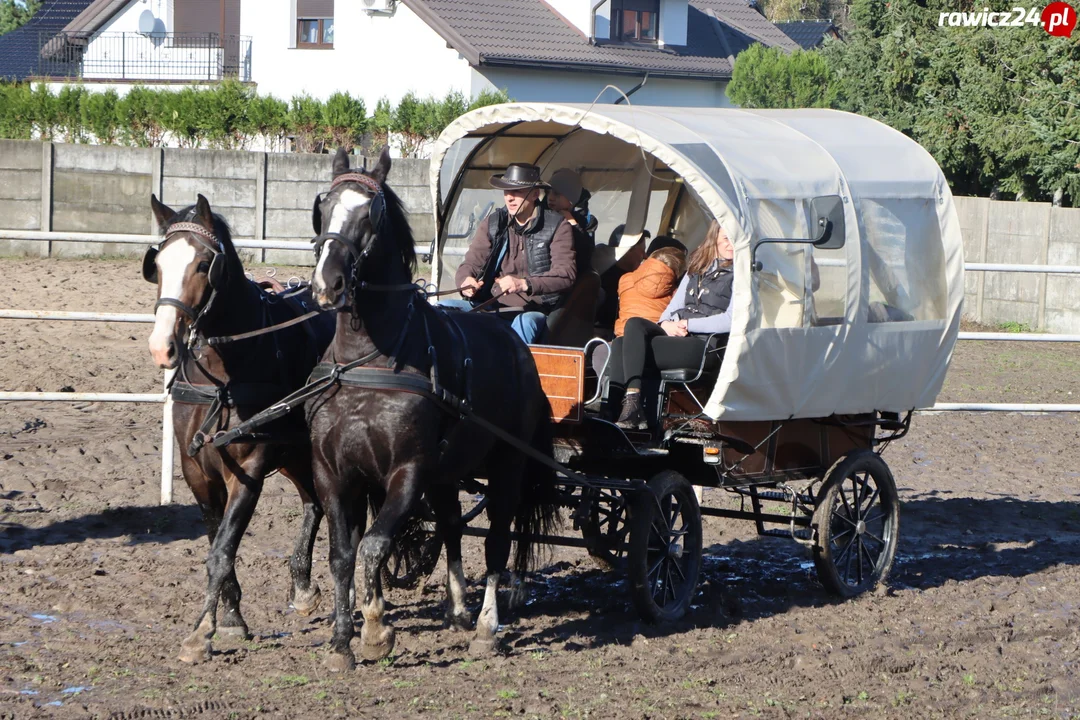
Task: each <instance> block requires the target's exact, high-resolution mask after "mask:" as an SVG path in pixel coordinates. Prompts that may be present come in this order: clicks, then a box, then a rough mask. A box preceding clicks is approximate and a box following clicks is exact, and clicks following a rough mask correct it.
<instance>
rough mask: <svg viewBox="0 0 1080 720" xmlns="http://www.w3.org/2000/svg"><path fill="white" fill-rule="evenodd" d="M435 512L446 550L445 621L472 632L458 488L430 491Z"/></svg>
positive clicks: (456, 628) (441, 487) (436, 523)
mask: <svg viewBox="0 0 1080 720" xmlns="http://www.w3.org/2000/svg"><path fill="white" fill-rule="evenodd" d="M427 496H428V499H429V500H430V501H431V508H432V510H433V511H434V513H435V525H436V527H437V532H438V533H439V535H440V536H441V537H442V539H443V545H444V546H445V547H446V621H445V625H446V627H448V628H451V629H452V630H472V618H471V617H470V616H469V609H468V608H467V607H465V586H466V585H465V572H464V571H463V570H462V569H461V533H462V523H461V501H459V500H458V491H457V487H455V486H454V485H452V484H439V485H435V486H433V487H430V488H428V491H427Z"/></svg>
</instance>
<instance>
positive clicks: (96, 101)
mask: <svg viewBox="0 0 1080 720" xmlns="http://www.w3.org/2000/svg"><path fill="white" fill-rule="evenodd" d="M119 102H120V96H119V95H117V94H116V91H115V90H113V89H111V88H110V89H109V90H106V91H105V92H85V93H83V95H82V97H81V98H79V119H80V121H81V123H82V131H83V132H84V133H88V134H90V135H91V136H93V138H94V139H95V140H96V141H97V142H98V143H101V144H102V145H115V144H116V141H117V139H118V137H117V134H118V131H119V125H118V124H117V119H116V106H117V104H118V103H119Z"/></svg>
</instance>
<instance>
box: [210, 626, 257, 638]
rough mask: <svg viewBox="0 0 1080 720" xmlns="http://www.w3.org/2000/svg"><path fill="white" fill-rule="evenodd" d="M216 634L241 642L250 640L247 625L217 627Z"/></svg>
mask: <svg viewBox="0 0 1080 720" xmlns="http://www.w3.org/2000/svg"><path fill="white" fill-rule="evenodd" d="M217 634H218V635H220V636H222V637H234V638H240V639H241V640H250V639H251V633H250V632H249V631H248V629H247V625H219V626H218V629H217Z"/></svg>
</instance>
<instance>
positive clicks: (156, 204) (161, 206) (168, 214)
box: [150, 193, 176, 232]
mask: <svg viewBox="0 0 1080 720" xmlns="http://www.w3.org/2000/svg"><path fill="white" fill-rule="evenodd" d="M150 209H151V210H153V211H154V219H155V220H157V224H158V227H159V228H160V229H161V231H162V232H165V228H167V227H169V226H170V225H172V222H173V219H174V218H176V212H175V211H174V210H173V209H172V208H171V207H169V206H168V205H166V204H165V203H163V202H161V201H160V200H158V199H157V195H154V194H153V193H150Z"/></svg>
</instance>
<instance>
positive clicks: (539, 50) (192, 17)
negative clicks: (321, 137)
mask: <svg viewBox="0 0 1080 720" xmlns="http://www.w3.org/2000/svg"><path fill="white" fill-rule="evenodd" d="M748 2H752V0H550V1H547V2H546V1H545V0H45V3H44V5H43V8H42V11H41V12H42V13H46V14H48V12H49V9H50V7H51V6H53V5H55V6H58V7H59V6H63V7H64V8H66V12H67V15H66V16H65V17H66V18H67V19H66V22H65V24H64V26H63V27H62V28H57V27H56V23H55V22H54V23H53V25H52V26H49V27H47V28H44V27H39V28H38V29H37V30H36V32H37V35H38V37H37V38H36V42H31V41H30V40H31V38H29V36H30V35H31V34H32V33H33V32H35V31H34V30H33V29H30V30H28V31H27V32H26V33H23V35H24V37H22V38H21V40H20V41H19V42H21V43H22V45H21V46H20V47H21V48H22V50H21V51H20V52H22V53H24V54H25V53H28V52H29V48H30V47H31V46H33V47H34V50H33V57H32V58H26V57H22V58H21V59H20V63H17V64H18V65H19V68H18V70H19V71H18V72H11V70H10V69H9V68H8V64H7V62H6V60H5V58H7V57H10V55H11V53H10V52H9V51H6V50H5V44H6V43H8V40H9V38H8V36H3V37H0V77H5V76H7V77H13V76H14V77H19V78H20V79H21V78H27V77H44V78H59V77H66V78H79V79H81V80H82V82H83V83H84V84H86V85H88V86H90V85H92V84H99V83H100V84H106V83H108V84H110V85H111V86H114V87H117V88H120V89H122V88H123V87H126V86H128V85H130V84H131V83H134V82H140V83H143V84H150V85H158V84H176V83H204V82H216V81H219V80H221V79H223V78H226V77H235V78H238V79H239V80H241V81H243V82H248V83H253V84H254V85H255V86H256V87H257V89H258V91H259V92H260V93H262V94H272V95H275V96H277V97H280V98H282V99H288V98H290V97H292V96H293V95H297V94H301V93H307V94H310V95H312V96H315V97H319V98H326V97H327V96H329V95H330V94H332V93H334V92H336V91H345V92H348V93H350V94H352V95H354V96H358V97H362V98H363V99H364V101H365V103H366V104H367V106H368V107H369V108H373V107H374V106H375V104H376V102H377V101H378V100H379V99H380V98H382V97H386V98H389V99H390V101H391V102H394V103H396V102H397V101H398V100H399V99H400V98H401V97H402V96H403V95H405V94H406V93H408V92H413V93H415V94H417V95H419V96H421V97H423V96H428V95H435V96H443V95H445V94H446V93H447V92H448V91H450V90H458V91H460V92H462V93H463V94H465V95H466V96H470V97H475V96H476V95H477V94H478V93H480V92H481V91H483V90H485V89H501V90H505V91H506V92H507V94H508V95H509V96H510V97H511V98H513V99H515V100H522V101H544V100H551V101H562V102H591V101H593V100H594V99H595V98H596V97H597V96H598V95H599V94H600V93H601V91H602V90H603V89H604V87H605V86H606V85H609V84H610V85H614V86H616V87H618V88H620V89H622V90H623V91H625V92H629V91H631V90H634V95H633V98H632V102H633V103H635V104H646V105H650V104H651V105H681V106H713V107H715V106H723V105H727V104H729V102H728V100H727V97H726V95H725V92H724V91H725V88H726V85H727V82H728V81H729V80H730V78H731V71H732V68H733V65H734V61H735V56H736V55H737V54H738V53H739V52H740V51H741V50H743V49H745V48H747V47H749V46H750V45H751V44H753V43H755V42H757V43H762V44H765V45H767V46H775V47H780V48H783V49H785V50H794V49H797V48H798V45H797V44H796V43H795V42H794V41H793V40H792V39H791V38H789V37H788V36H787V35H785V34H784V33H783V32H781V31H780V30H779V29H778V28H777V27H776V26H775V25H773V24H772V23H770V22H769V21H768V20H766V19H765V17H764V16H763V15H762V14H761V13H760V12H759V11H758V10H757V9H756V7H754V6H752V5H751V4H748ZM80 5H81V7H82V9H81V10H80V11H79V12H78V13H77V14H74V15H72V13H73V10H74V9H75V8H78V7H79V6H80ZM33 24H34V23H31V25H33ZM39 25H40V23H39ZM27 27H28V28H29V26H27ZM22 30H27V28H23V29H21V30H19V31H16V33H21V32H22ZM14 34H15V33H10V34H9V35H14ZM617 97H618V95H617V94H615V93H612V92H611V91H609V94H608V95H606V96H604V98H603V100H602V101H603V102H612V101H614V100H615V99H616V98H617Z"/></svg>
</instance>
